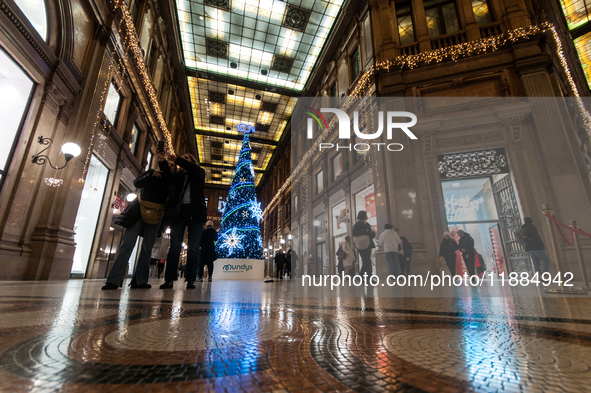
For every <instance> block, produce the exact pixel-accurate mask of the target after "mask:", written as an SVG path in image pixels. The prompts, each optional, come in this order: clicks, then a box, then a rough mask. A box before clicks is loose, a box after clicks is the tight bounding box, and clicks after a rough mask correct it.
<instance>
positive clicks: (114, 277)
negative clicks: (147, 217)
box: [101, 153, 172, 290]
mask: <svg viewBox="0 0 591 393" xmlns="http://www.w3.org/2000/svg"><path fill="white" fill-rule="evenodd" d="M158 158H159V161H158V166H159V167H160V170H159V171H155V170H153V169H150V170H149V171H147V172H145V173H143V174H142V175H141V176H140V177H138V178H137V179H135V180H134V182H133V185H134V186H135V188H141V190H142V191H141V193H140V197H139V198H141V200H142V201H146V202H152V203H154V204H159V205H162V213H164V206H165V205H166V200H167V199H168V196H169V195H168V194H169V184H170V181H171V176H172V174H171V173H170V169H169V167H168V163H167V162H166V161H165V160H164V154H162V153H158ZM132 203H138V202H135V201H134V202H132ZM160 218H161V217H160ZM159 229H160V221H158V222H157V223H151V224H149V223H146V222H144V221H143V220H142V217H141V215H140V217H138V218H137V220H136V222H134V223H133V224H131V226H129V227H128V228H127V229H126V230H125V232H124V233H123V238H122V240H121V245H120V246H119V250H117V255H116V256H115V261H114V262H113V267H112V268H111V271H110V272H109V277H108V278H107V282H106V283H105V285H103V287H102V288H101V289H103V290H109V289H117V288H118V287H119V286H120V285H121V283H122V282H123V278H124V277H125V274H126V272H127V264H128V262H129V257H130V256H131V253H132V251H133V249H134V247H135V244H136V242H137V239H138V237H139V236H140V233H141V232H142V231H143V234H144V241H143V243H142V249H141V251H140V255H139V258H138V261H137V266H136V270H135V274H134V276H135V280H136V282H135V283H133V285H132V286H131V287H132V288H146V289H147V288H151V285H150V284H148V278H149V275H150V256H151V254H152V247H153V246H154V241H155V240H156V236H157V235H158V231H159Z"/></svg>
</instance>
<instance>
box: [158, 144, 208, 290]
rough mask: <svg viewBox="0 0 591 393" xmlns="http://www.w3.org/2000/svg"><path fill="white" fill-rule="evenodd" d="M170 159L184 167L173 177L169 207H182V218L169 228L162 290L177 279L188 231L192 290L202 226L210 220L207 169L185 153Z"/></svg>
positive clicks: (197, 262) (188, 271) (188, 284)
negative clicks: (184, 239)
mask: <svg viewBox="0 0 591 393" xmlns="http://www.w3.org/2000/svg"><path fill="white" fill-rule="evenodd" d="M168 158H169V159H170V160H171V161H173V162H174V163H175V164H176V165H178V166H179V167H180V168H181V170H180V171H178V172H177V173H176V174H175V175H174V177H173V184H174V188H175V192H174V196H173V198H171V200H170V202H169V206H178V205H179V204H180V215H179V219H178V222H176V223H172V224H171V226H170V251H169V252H168V258H167V259H166V261H167V264H166V272H165V274H164V280H165V281H164V284H162V285H160V289H171V288H172V283H173V281H175V280H176V279H177V278H178V266H179V258H180V255H181V248H182V244H183V238H184V236H185V229H187V228H188V231H189V234H188V241H187V247H188V248H187V272H186V281H187V289H193V288H195V280H196V279H197V269H198V266H199V248H200V246H201V233H202V232H203V224H204V223H205V221H206V220H207V208H206V206H205V197H204V195H203V189H204V188H205V170H204V169H203V168H201V167H200V166H199V165H198V164H197V160H196V159H195V157H193V156H192V155H191V154H184V155H183V156H182V157H177V156H176V155H174V154H171V155H169V156H168Z"/></svg>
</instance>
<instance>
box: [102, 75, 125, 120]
mask: <svg viewBox="0 0 591 393" xmlns="http://www.w3.org/2000/svg"><path fill="white" fill-rule="evenodd" d="M120 107H121V93H119V91H117V86H116V85H115V84H114V83H113V82H111V86H110V87H109V92H108V94H107V100H106V101H105V109H104V111H103V112H104V113H105V116H107V119H109V121H110V122H111V124H112V125H113V126H116V124H117V118H118V117H119V109H120Z"/></svg>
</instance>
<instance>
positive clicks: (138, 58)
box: [113, 0, 174, 153]
mask: <svg viewBox="0 0 591 393" xmlns="http://www.w3.org/2000/svg"><path fill="white" fill-rule="evenodd" d="M113 4H114V10H115V11H117V10H120V11H121V16H122V22H123V23H120V24H119V28H118V30H119V34H120V36H121V37H124V39H123V49H124V50H125V53H124V56H125V55H126V53H127V52H131V53H132V55H133V60H134V61H135V65H136V67H137V70H138V73H139V76H140V81H141V83H142V85H143V86H144V89H145V91H146V93H147V94H148V99H149V101H150V104H151V105H152V109H153V111H154V115H155V116H156V120H157V122H158V127H159V128H160V132H161V134H162V136H163V137H164V141H165V144H166V151H167V152H168V153H174V149H173V147H172V137H171V135H170V132H169V131H168V127H167V126H166V122H165V121H164V115H163V114H162V110H161V109H160V104H159V102H158V97H157V95H156V91H155V90H154V85H153V84H152V78H151V77H150V74H149V73H148V70H147V68H146V65H145V63H144V58H143V55H142V49H141V47H140V44H139V41H138V39H137V34H136V31H135V25H134V24H133V18H132V17H131V14H130V13H129V11H128V9H127V3H126V2H125V1H123V0H115V1H114V3H113ZM123 26H125V31H123Z"/></svg>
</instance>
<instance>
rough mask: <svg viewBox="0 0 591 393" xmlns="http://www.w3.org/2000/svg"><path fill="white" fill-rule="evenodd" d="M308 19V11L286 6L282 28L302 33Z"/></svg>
mask: <svg viewBox="0 0 591 393" xmlns="http://www.w3.org/2000/svg"><path fill="white" fill-rule="evenodd" d="M309 18H310V11H308V10H306V9H303V8H299V7H295V6H293V5H288V6H287V12H286V13H285V18H284V19H283V26H285V27H287V28H289V29H293V30H297V31H304V30H306V25H307V24H308V19H309Z"/></svg>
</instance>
